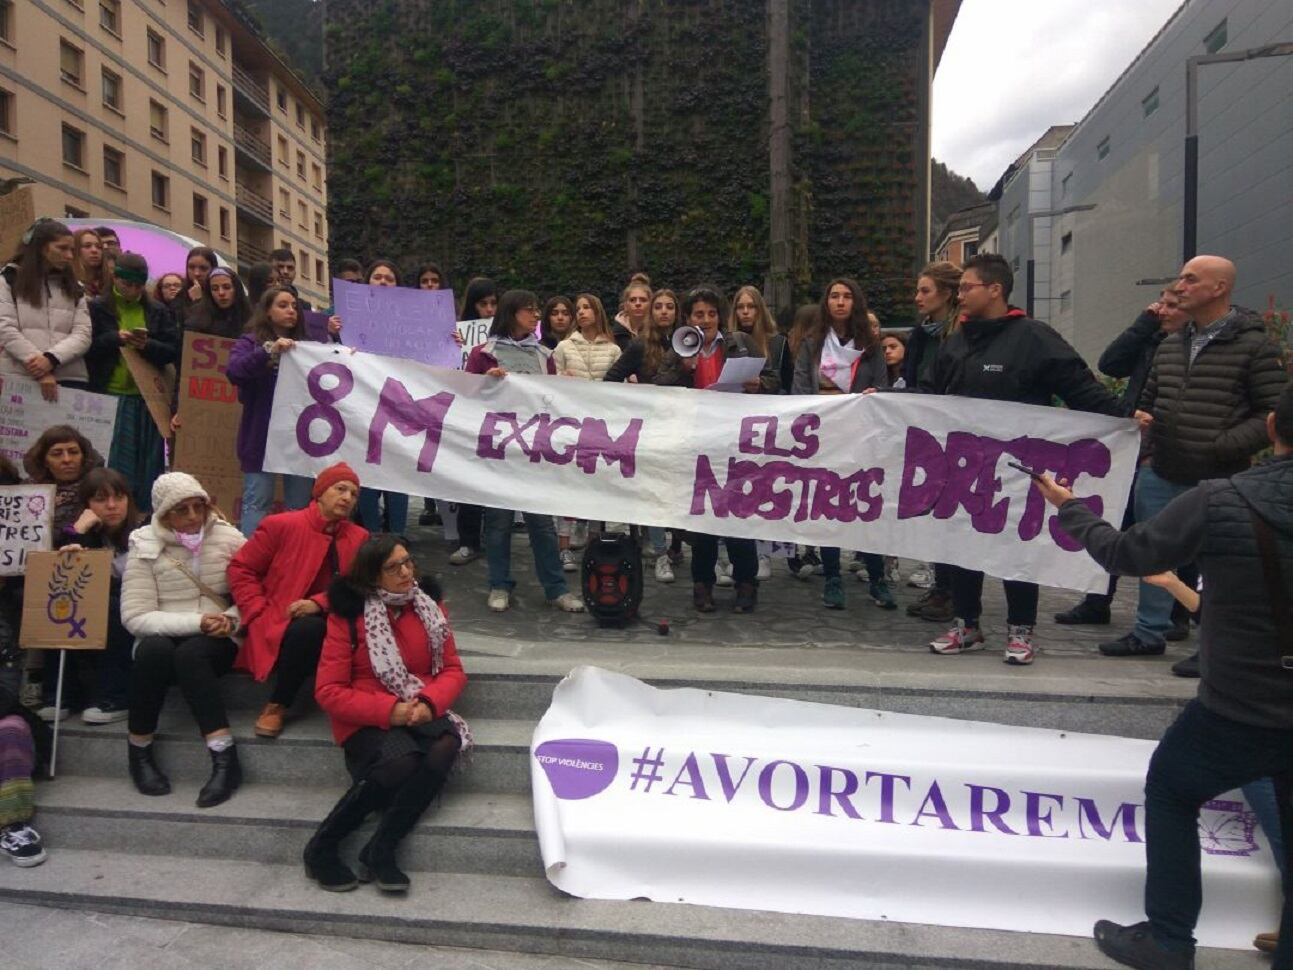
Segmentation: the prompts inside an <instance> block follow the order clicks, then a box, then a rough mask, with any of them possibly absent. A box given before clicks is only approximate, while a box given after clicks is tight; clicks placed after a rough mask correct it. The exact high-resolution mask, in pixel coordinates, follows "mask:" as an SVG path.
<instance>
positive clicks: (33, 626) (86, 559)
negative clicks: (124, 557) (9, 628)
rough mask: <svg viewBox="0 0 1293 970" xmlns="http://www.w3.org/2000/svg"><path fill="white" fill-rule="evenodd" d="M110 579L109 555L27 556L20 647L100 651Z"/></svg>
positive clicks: (101, 552)
mask: <svg viewBox="0 0 1293 970" xmlns="http://www.w3.org/2000/svg"><path fill="white" fill-rule="evenodd" d="M111 579H112V552H111V551H110V550H108V549H93V550H85V551H83V552H32V553H29V554H28V555H27V578H26V580H25V582H24V584H23V601H22V632H21V633H20V634H19V637H18V642H19V643H21V644H22V645H23V646H24V647H36V648H39V649H45V650H102V649H103V648H104V647H106V646H107V645H108V609H109V589H108V587H109V583H110V581H111Z"/></svg>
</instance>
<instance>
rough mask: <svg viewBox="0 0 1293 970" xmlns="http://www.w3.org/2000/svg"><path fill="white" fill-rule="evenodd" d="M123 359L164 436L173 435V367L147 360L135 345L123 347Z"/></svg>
mask: <svg viewBox="0 0 1293 970" xmlns="http://www.w3.org/2000/svg"><path fill="white" fill-rule="evenodd" d="M121 356H122V359H123V360H125V362H126V367H128V368H129V369H130V376H131V377H133V378H134V379H135V385H136V386H137V387H138V388H139V394H140V396H141V397H143V399H144V404H146V405H147V406H148V413H149V415H151V416H152V419H153V423H154V424H156V425H157V433H158V434H160V435H161V436H162V437H163V438H169V437H170V436H171V392H172V390H173V388H174V386H175V375H174V373H173V369H172V368H170V367H167V368H166V369H165V370H163V369H162V368H160V367H158V366H157V365H156V364H153V363H152V362H150V361H149V360H147V359H146V358H145V357H144V355H143V354H141V353H140V352H139V351H138V350H136V349H135V348H134V347H122V348H121Z"/></svg>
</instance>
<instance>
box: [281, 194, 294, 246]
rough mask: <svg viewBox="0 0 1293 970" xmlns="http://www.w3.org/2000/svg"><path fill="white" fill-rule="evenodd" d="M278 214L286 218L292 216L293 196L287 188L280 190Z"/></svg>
mask: <svg viewBox="0 0 1293 970" xmlns="http://www.w3.org/2000/svg"><path fill="white" fill-rule="evenodd" d="M278 214H279V215H280V216H282V217H283V218H284V219H290V218H292V196H291V193H289V192H288V191H287V189H279V190H278ZM284 248H287V247H284Z"/></svg>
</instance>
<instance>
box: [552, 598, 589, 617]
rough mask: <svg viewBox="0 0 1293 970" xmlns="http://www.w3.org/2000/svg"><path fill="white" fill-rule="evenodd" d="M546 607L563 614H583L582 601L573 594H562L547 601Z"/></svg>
mask: <svg viewBox="0 0 1293 970" xmlns="http://www.w3.org/2000/svg"><path fill="white" fill-rule="evenodd" d="M548 605H549V606H551V607H552V608H553V609H555V610H561V612H563V613H582V612H584V601H583V600H581V599H580V598H579V597H578V596H576V595H575V594H574V593H562V594H561V595H560V596H556V597H554V598H552V599H550V600H548Z"/></svg>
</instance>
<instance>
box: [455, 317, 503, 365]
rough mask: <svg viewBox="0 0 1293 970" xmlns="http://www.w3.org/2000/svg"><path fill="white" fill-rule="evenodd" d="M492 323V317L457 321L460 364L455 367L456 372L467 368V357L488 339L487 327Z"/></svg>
mask: <svg viewBox="0 0 1293 970" xmlns="http://www.w3.org/2000/svg"><path fill="white" fill-rule="evenodd" d="M493 322H494V318H493V317H485V318H484V319H482V320H459V321H458V332H459V333H460V334H462V347H461V350H462V363H460V364H457V365H455V366H456V367H457V368H458V370H462V369H463V368H465V367H466V366H467V357H468V355H469V354H471V352H472V351H473V350H474V349H475V348H477V347H479V346H480V345H481V344H483V343H484V342H485V341H486V340H487V339H488V338H489V325H490V324H491V323H493Z"/></svg>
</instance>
